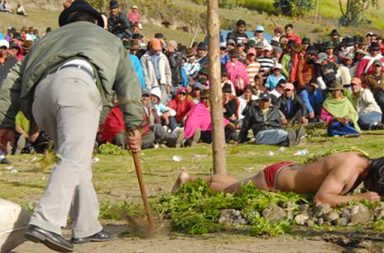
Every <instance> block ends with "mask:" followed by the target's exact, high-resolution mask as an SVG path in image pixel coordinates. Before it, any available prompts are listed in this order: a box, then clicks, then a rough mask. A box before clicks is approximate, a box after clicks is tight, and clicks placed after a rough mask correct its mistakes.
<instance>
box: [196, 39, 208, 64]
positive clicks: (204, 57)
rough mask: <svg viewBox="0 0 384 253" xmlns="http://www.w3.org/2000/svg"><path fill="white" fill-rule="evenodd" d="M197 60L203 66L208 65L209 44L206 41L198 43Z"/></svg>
mask: <svg viewBox="0 0 384 253" xmlns="http://www.w3.org/2000/svg"><path fill="white" fill-rule="evenodd" d="M196 52H197V54H196V61H197V62H198V63H199V64H200V66H201V68H207V67H208V46H207V44H205V42H200V43H199V44H197V49H196Z"/></svg>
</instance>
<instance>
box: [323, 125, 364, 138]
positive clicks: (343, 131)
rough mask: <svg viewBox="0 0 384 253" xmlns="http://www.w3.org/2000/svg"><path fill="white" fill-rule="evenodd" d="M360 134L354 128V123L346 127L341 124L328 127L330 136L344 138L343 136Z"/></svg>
mask: <svg viewBox="0 0 384 253" xmlns="http://www.w3.org/2000/svg"><path fill="white" fill-rule="evenodd" d="M354 134H360V133H359V132H358V131H357V130H356V129H355V128H354V127H353V124H352V123H348V124H346V125H343V124H341V123H340V122H332V123H331V124H330V125H329V126H328V135H329V136H335V135H338V136H343V135H354Z"/></svg>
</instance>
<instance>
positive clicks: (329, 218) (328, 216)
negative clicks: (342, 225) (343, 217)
mask: <svg viewBox="0 0 384 253" xmlns="http://www.w3.org/2000/svg"><path fill="white" fill-rule="evenodd" d="M339 217H340V215H339V214H338V213H337V212H336V211H332V212H330V213H327V214H325V215H324V220H325V221H328V222H331V223H332V222H334V221H336V220H337V219H338V218H339Z"/></svg>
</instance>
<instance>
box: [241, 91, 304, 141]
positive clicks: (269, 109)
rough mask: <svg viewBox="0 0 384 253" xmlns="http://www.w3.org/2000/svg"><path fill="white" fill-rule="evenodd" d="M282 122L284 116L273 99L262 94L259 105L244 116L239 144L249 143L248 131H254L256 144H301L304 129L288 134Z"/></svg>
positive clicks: (251, 108)
mask: <svg viewBox="0 0 384 253" xmlns="http://www.w3.org/2000/svg"><path fill="white" fill-rule="evenodd" d="M282 120H285V118H284V115H283V114H282V113H281V112H280V111H279V109H278V108H277V107H275V106H272V104H271V97H270V95H269V94H268V93H262V94H261V95H260V97H259V100H258V104H256V105H255V106H251V107H249V108H248V110H247V111H246V114H245V115H244V118H243V122H242V126H241V129H240V134H239V142H240V143H243V142H247V141H249V138H248V130H249V129H252V132H253V135H254V136H255V138H256V144H270V145H282V146H291V145H296V144H298V143H299V142H300V139H301V137H302V136H303V134H304V133H303V129H300V131H298V132H296V131H294V130H292V131H290V133H289V134H288V132H287V131H286V130H284V129H282V124H281V122H282Z"/></svg>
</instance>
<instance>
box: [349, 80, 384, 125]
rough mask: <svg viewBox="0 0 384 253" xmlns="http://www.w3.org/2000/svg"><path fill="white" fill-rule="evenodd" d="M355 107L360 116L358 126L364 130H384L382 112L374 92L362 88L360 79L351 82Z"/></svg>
mask: <svg viewBox="0 0 384 253" xmlns="http://www.w3.org/2000/svg"><path fill="white" fill-rule="evenodd" d="M351 87H352V95H351V100H352V104H353V106H354V107H355V108H356V110H357V114H358V116H359V120H358V124H359V126H360V127H361V129H363V130H375V129H384V125H383V124H382V123H381V118H382V111H381V109H380V107H379V105H378V104H377V102H376V100H375V98H374V96H373V94H372V91H371V90H370V89H366V88H363V87H362V83H361V80H360V78H358V77H355V78H353V79H352V81H351Z"/></svg>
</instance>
